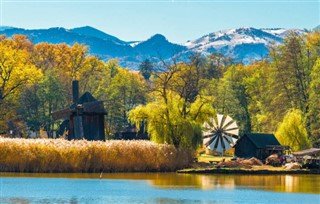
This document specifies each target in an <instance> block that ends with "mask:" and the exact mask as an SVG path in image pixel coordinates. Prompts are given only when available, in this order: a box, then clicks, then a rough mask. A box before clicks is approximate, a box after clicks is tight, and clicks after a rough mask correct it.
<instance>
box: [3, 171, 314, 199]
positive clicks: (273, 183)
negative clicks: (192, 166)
mask: <svg viewBox="0 0 320 204" xmlns="http://www.w3.org/2000/svg"><path fill="white" fill-rule="evenodd" d="M0 176H1V178H0V203H1V204H6V203H21V204H28V203H46V204H47V203H70V204H77V203H94V204H95V203H174V204H176V203H222V204H229V203H230V204H233V203H267V204H276V203H297V204H301V203H308V204H312V203H315V204H320V176H318V175H276V176H275V175H271V176H261V175H255V176H248V175H188V174H175V173H125V174H119V173H114V174H106V173H105V174H103V177H102V179H99V174H17V173H0Z"/></svg>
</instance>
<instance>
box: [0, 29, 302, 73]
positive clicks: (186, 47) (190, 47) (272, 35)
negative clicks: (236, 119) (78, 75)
mask: <svg viewBox="0 0 320 204" xmlns="http://www.w3.org/2000/svg"><path fill="white" fill-rule="evenodd" d="M290 32H296V33H298V34H304V33H306V31H304V30H301V29H282V28H273V29H256V28H251V27H242V28H236V29H229V30H222V31H217V32H213V33H209V34H208V35H204V36H202V37H200V38H198V39H195V40H193V41H188V42H186V43H183V44H176V43H172V42H169V41H168V40H167V39H166V37H165V36H163V35H161V34H156V35H154V36H152V37H150V38H149V39H147V40H145V41H133V42H127V41H124V40H121V39H119V38H117V37H115V36H112V35H109V34H107V33H104V32H102V31H100V30H98V29H96V28H93V27H90V26H84V27H79V28H73V29H65V28H49V29H23V28H15V27H7V26H6V27H4V26H3V27H0V35H1V34H5V35H6V36H8V37H11V36H13V35H15V34H23V35H27V36H28V37H29V39H30V40H31V41H32V42H33V43H35V44H37V43H41V42H48V43H52V44H58V43H66V44H69V45H73V44H74V43H82V44H85V45H87V46H88V47H89V52H90V54H92V55H98V56H100V57H101V58H102V59H104V60H108V59H110V58H116V59H118V60H119V63H120V65H121V66H123V67H128V68H130V69H137V68H138V66H139V64H140V63H141V62H142V61H143V60H145V59H151V61H154V62H156V61H158V60H159V59H160V58H161V59H163V60H170V59H171V58H172V57H177V56H178V57H179V58H180V59H187V57H188V56H189V55H190V54H191V53H194V52H200V53H201V54H202V55H209V54H210V53H212V52H219V53H222V54H224V55H226V56H229V57H232V58H233V59H235V60H236V61H238V62H243V63H245V64H247V63H249V62H251V61H253V60H259V59H261V58H264V57H266V56H267V54H268V46H269V45H270V44H271V43H276V44H279V43H282V41H283V38H284V37H285V36H286V35H287V34H288V33H290ZM179 58H178V59H179Z"/></svg>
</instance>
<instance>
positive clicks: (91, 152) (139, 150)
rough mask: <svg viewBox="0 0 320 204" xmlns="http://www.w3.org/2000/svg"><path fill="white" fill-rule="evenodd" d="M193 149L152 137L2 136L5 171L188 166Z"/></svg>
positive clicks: (1, 159)
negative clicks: (15, 137)
mask: <svg viewBox="0 0 320 204" xmlns="http://www.w3.org/2000/svg"><path fill="white" fill-rule="evenodd" d="M191 159H192V155H191V152H190V151H187V150H182V149H176V148H174V147H173V146H171V145H166V144H161V145H160V144H156V143H154V142H150V141H123V140H122V141H119V140H111V141H106V142H102V141H86V140H76V141H67V140H63V139H8V138H1V137H0V171H2V172H4V171H6V172H100V171H101V170H103V171H104V172H138V171H141V172H147V171H174V170H176V169H180V168H183V167H186V166H187V165H188V164H189V163H190V161H191Z"/></svg>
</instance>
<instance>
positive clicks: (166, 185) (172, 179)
mask: <svg viewBox="0 0 320 204" xmlns="http://www.w3.org/2000/svg"><path fill="white" fill-rule="evenodd" d="M0 176H1V177H35V178H74V179H79V178H80V179H98V178H99V175H98V174H74V173H72V174H24V173H0ZM102 179H103V180H104V179H116V180H144V181H147V182H148V183H149V185H151V186H153V187H156V188H163V189H181V188H194V189H202V190H211V189H221V188H223V189H229V190H232V189H235V188H236V187H245V188H250V189H256V190H267V191H276V192H290V193H315V194H320V177H319V176H318V175H222V174H215V175H209V174H208V175H197V174H176V173H105V174H103V176H102ZM21 203H23V201H21ZM70 203H74V202H72V201H70Z"/></svg>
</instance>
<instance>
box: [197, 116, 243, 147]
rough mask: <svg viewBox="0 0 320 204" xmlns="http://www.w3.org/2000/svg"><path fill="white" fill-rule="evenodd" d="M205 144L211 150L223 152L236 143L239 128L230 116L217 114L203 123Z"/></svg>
mask: <svg viewBox="0 0 320 204" xmlns="http://www.w3.org/2000/svg"><path fill="white" fill-rule="evenodd" d="M203 128H204V132H203V144H204V146H206V148H208V149H210V150H215V151H216V152H220V153H223V152H224V151H226V150H228V149H230V148H231V147H232V146H233V145H235V143H236V141H237V139H238V135H239V128H238V126H237V123H236V121H234V120H233V119H232V118H231V117H230V116H224V115H221V114H217V116H216V117H214V118H213V117H212V118H209V121H208V122H205V123H204V124H203Z"/></svg>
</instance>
